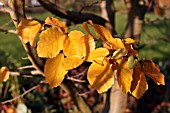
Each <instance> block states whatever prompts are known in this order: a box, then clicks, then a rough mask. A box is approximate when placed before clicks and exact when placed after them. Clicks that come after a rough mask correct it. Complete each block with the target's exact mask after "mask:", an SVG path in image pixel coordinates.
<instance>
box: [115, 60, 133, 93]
mask: <svg viewBox="0 0 170 113" xmlns="http://www.w3.org/2000/svg"><path fill="white" fill-rule="evenodd" d="M117 63H118V65H117V81H118V84H119V87H120V89H122V91H123V92H125V93H127V92H129V91H130V87H131V82H132V80H133V79H132V74H133V70H132V69H129V68H128V63H127V61H126V60H125V59H121V60H117Z"/></svg>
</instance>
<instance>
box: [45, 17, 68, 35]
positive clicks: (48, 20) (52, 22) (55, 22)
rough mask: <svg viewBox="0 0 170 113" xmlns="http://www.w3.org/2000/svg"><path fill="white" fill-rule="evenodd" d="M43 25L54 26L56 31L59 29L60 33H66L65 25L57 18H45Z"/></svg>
mask: <svg viewBox="0 0 170 113" xmlns="http://www.w3.org/2000/svg"><path fill="white" fill-rule="evenodd" d="M45 24H48V25H51V26H54V27H56V28H58V29H61V31H62V32H63V33H67V27H66V25H65V24H64V23H63V22H61V21H60V20H58V19H57V18H53V17H47V18H46V20H45Z"/></svg>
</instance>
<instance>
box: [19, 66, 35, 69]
mask: <svg viewBox="0 0 170 113" xmlns="http://www.w3.org/2000/svg"><path fill="white" fill-rule="evenodd" d="M30 68H34V66H33V65H28V66H22V67H19V68H18V69H30Z"/></svg>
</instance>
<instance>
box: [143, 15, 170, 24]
mask: <svg viewBox="0 0 170 113" xmlns="http://www.w3.org/2000/svg"><path fill="white" fill-rule="evenodd" d="M163 20H170V17H162V18H152V19H147V20H145V21H144V25H146V24H150V23H154V22H158V21H163Z"/></svg>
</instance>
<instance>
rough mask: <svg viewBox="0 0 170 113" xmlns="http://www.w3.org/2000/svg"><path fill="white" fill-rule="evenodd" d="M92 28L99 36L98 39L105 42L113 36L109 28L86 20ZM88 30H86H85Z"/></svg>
mask: <svg viewBox="0 0 170 113" xmlns="http://www.w3.org/2000/svg"><path fill="white" fill-rule="evenodd" d="M88 22H89V23H90V24H91V25H92V26H93V28H94V30H95V32H96V35H97V36H98V37H99V39H100V40H102V41H103V42H107V41H108V40H111V39H112V38H113V37H112V35H111V33H110V32H109V30H107V29H106V28H105V27H103V26H102V25H98V24H94V23H93V22H92V21H91V20H89V21H88ZM87 32H88V30H87Z"/></svg>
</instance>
